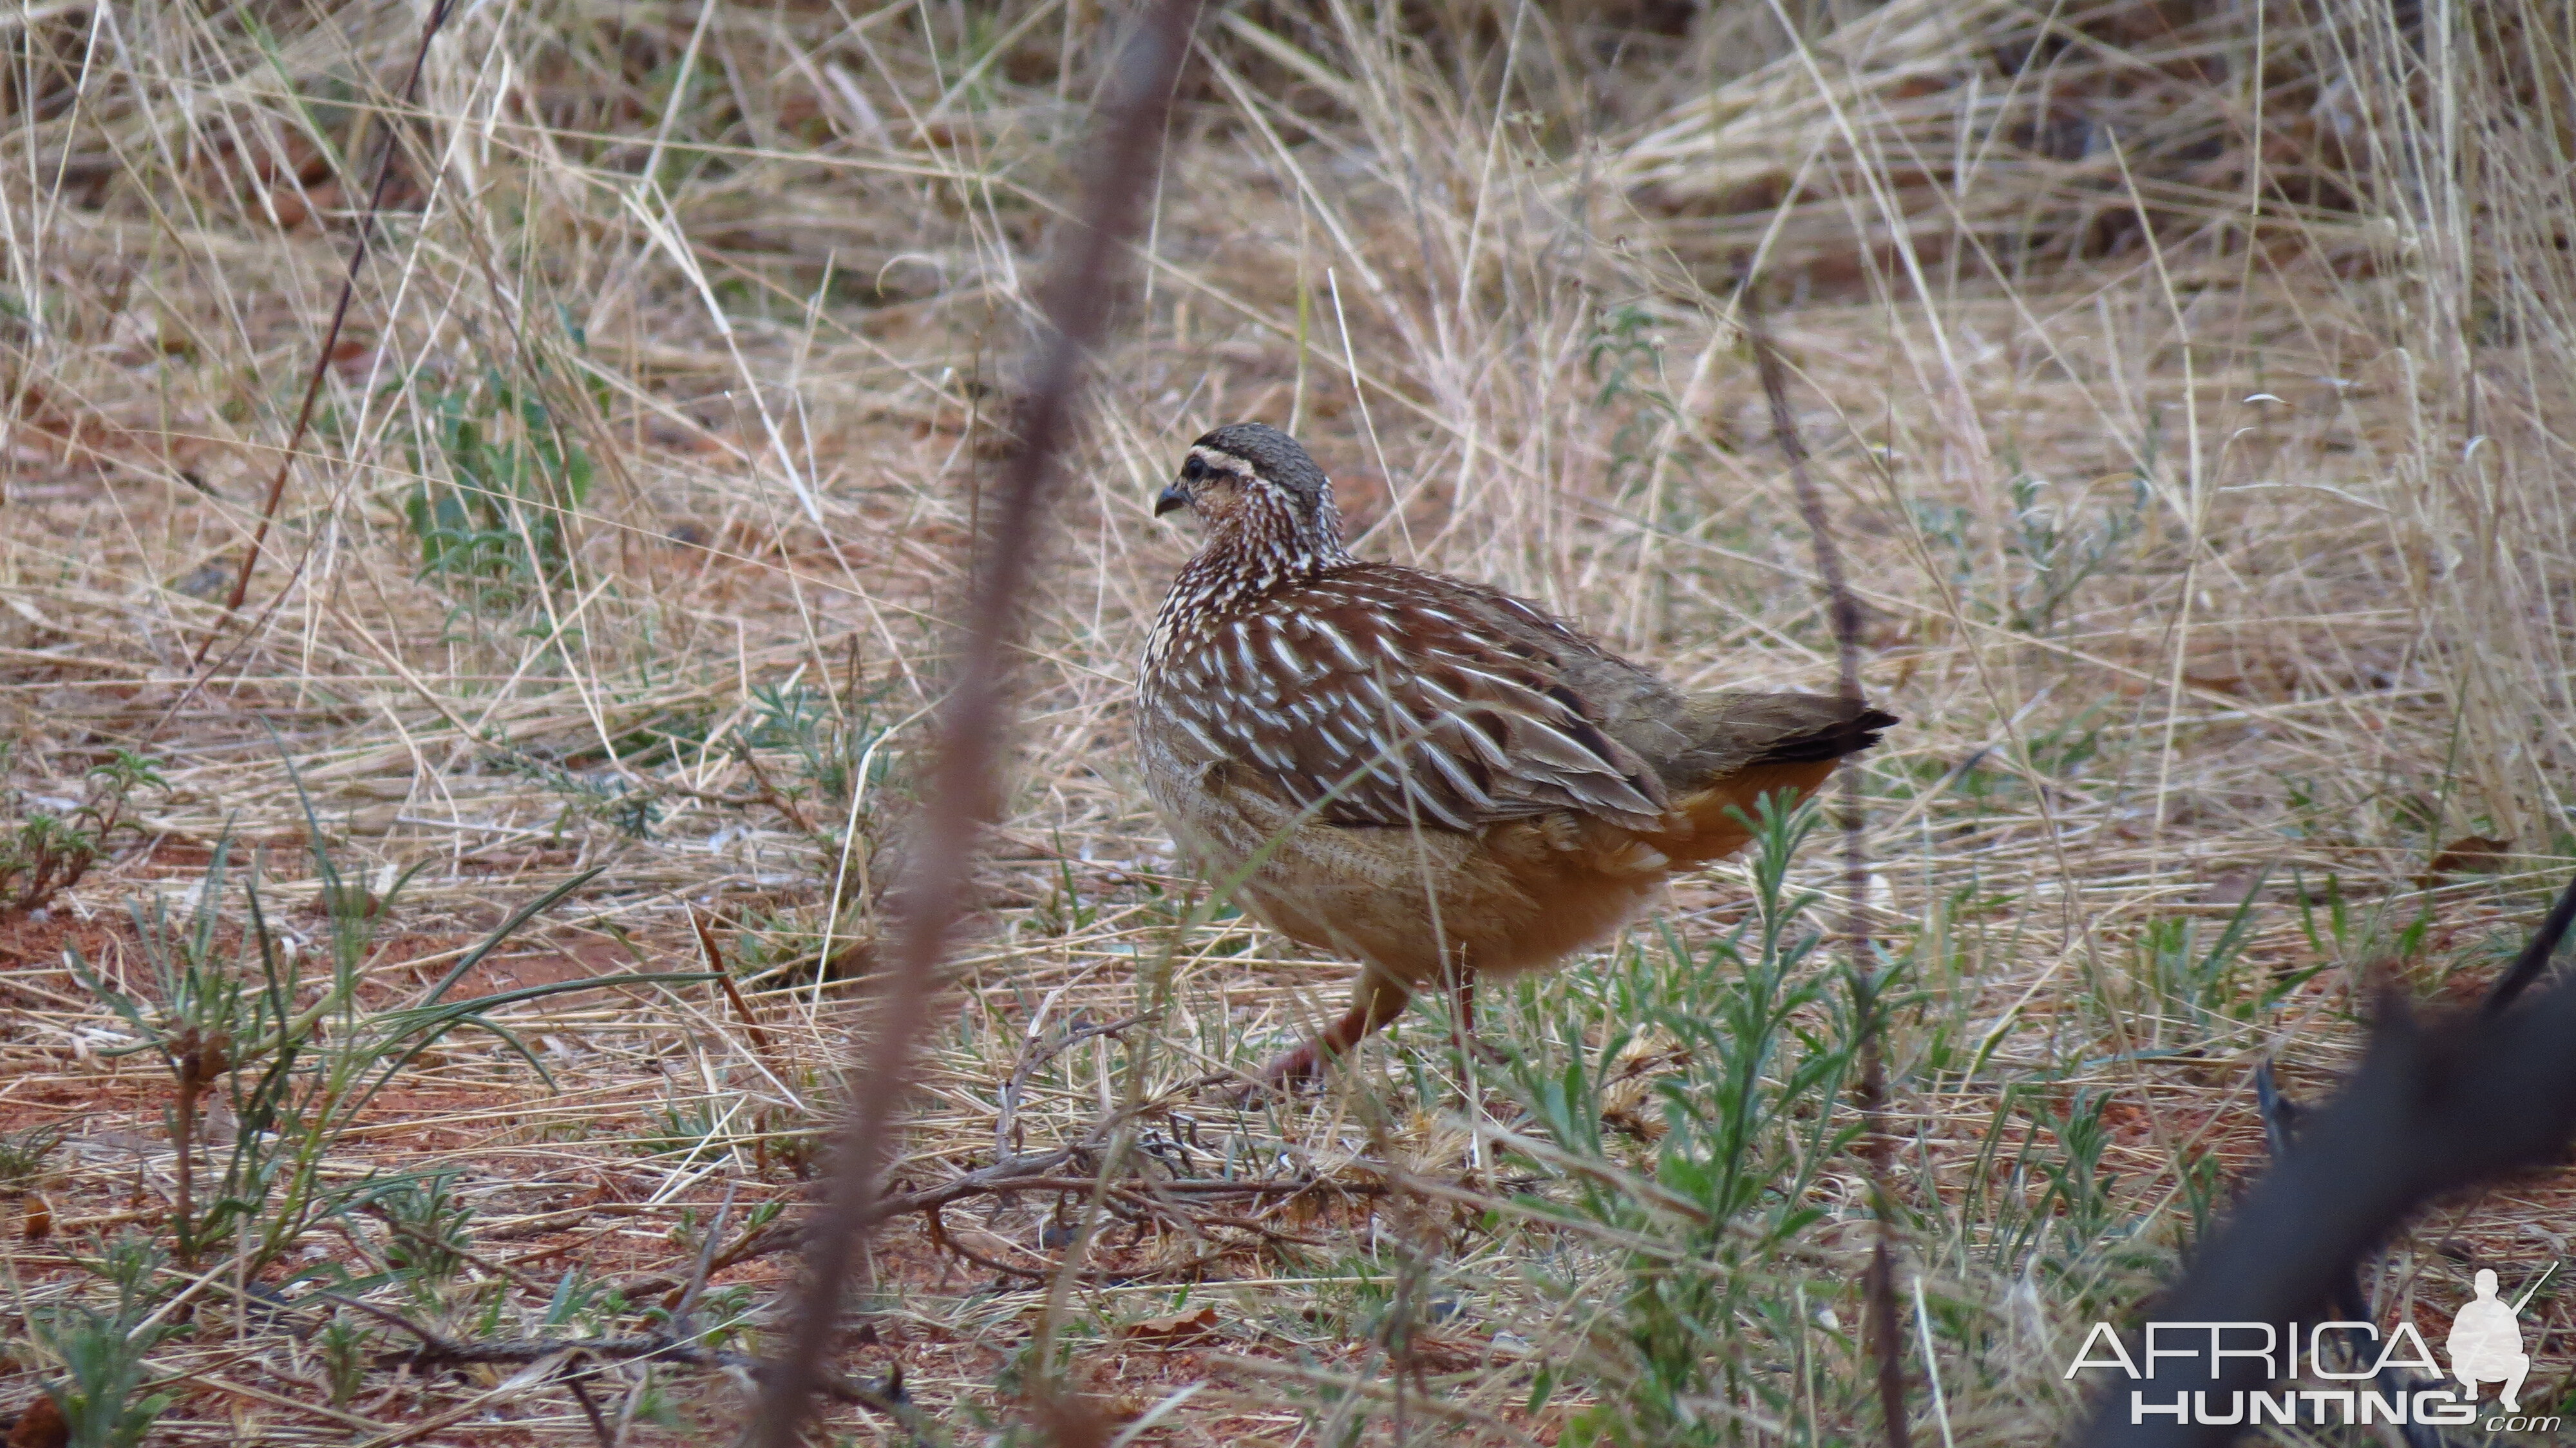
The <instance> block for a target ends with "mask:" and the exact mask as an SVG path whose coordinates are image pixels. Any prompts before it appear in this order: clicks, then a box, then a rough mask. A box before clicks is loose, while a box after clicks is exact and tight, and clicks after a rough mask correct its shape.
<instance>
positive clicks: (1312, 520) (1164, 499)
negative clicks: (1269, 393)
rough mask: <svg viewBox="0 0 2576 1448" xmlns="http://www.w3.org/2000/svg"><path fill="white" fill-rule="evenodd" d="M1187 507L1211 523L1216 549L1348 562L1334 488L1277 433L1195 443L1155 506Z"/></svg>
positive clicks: (1253, 431) (1261, 430) (1252, 432)
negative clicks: (1253, 549)
mask: <svg viewBox="0 0 2576 1448" xmlns="http://www.w3.org/2000/svg"><path fill="white" fill-rule="evenodd" d="M1175 508H1187V509H1189V510H1190V511H1192V512H1194V513H1196V514H1198V515H1199V519H1200V521H1201V522H1203V523H1205V524H1206V525H1207V529H1208V539H1209V543H1210V545H1211V546H1224V545H1229V544H1231V545H1235V546H1246V547H1257V548H1261V549H1263V550H1264V551H1273V550H1275V551H1278V552H1282V553H1285V554H1288V555H1290V556H1300V557H1307V558H1311V559H1313V560H1314V561H1316V562H1319V563H1329V562H1334V561H1338V560H1340V559H1341V558H1343V557H1346V556H1347V555H1345V554H1344V553H1343V551H1342V517H1341V514H1340V513H1338V512H1336V511H1334V508H1333V482H1332V479H1330V478H1327V477H1325V476H1324V470H1323V469H1322V468H1319V467H1317V466H1315V460H1314V459H1313V458H1311V457H1309V456H1307V455H1306V450H1305V449H1304V448H1302V447H1299V446H1298V445H1297V440H1296V439H1295V438H1293V437H1290V436H1289V435H1288V434H1286V433H1284V432H1281V431H1280V430H1279V429H1277V428H1275V427H1271V426H1269V425H1267V424H1265V423H1258V422H1238V423H1233V424H1230V425H1228V426H1225V427H1220V428H1218V429H1217V430H1216V431H1214V432H1211V433H1208V434H1206V435H1204V436H1202V437H1201V438H1200V439H1199V440H1198V441H1196V442H1194V443H1192V444H1190V453H1189V456H1188V457H1187V458H1185V459H1183V460H1182V463H1181V471H1180V476H1178V477H1176V478H1174V479H1172V481H1171V482H1170V483H1169V484H1167V485H1165V487H1164V488H1163V491H1162V494H1161V495H1160V496H1159V497H1157V498H1155V500H1154V516H1156V517H1158V518H1159V517H1161V516H1162V515H1163V514H1165V513H1169V512H1171V511H1172V510H1173V509H1175Z"/></svg>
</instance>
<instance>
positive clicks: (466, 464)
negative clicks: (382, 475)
mask: <svg viewBox="0 0 2576 1448" xmlns="http://www.w3.org/2000/svg"><path fill="white" fill-rule="evenodd" d="M423 405H424V407H425V409H426V411H427V412H428V415H429V428H428V431H429V439H428V445H427V446H426V447H423V446H420V445H417V444H415V445H414V447H413V448H412V450H411V465H412V471H413V472H414V473H415V474H416V475H417V476H418V477H419V479H420V481H418V482H417V483H414V484H413V485H412V490H411V495H410V496H409V497H408V498H406V499H405V500H404V502H403V516H404V518H405V520H406V521H407V522H408V523H409V524H410V527H411V533H412V537H413V538H414V539H415V540H416V541H417V542H418V543H419V545H420V571H421V576H422V577H424V578H436V579H439V580H442V581H444V582H446V583H448V584H449V585H450V586H452V587H455V588H457V589H458V590H459V591H460V592H461V593H462V594H463V596H464V597H465V599H466V601H467V602H469V603H471V604H472V605H474V606H475V607H478V608H492V607H509V606H511V605H513V604H515V603H516V602H517V601H518V600H519V599H520V598H521V597H523V596H524V595H525V594H526V593H527V592H528V591H529V590H531V589H534V588H538V587H548V586H552V585H553V584H555V583H557V582H559V581H561V579H562V577H563V574H564V570H565V569H566V568H567V567H569V566H570V564H571V537H572V532H571V529H570V528H569V526H567V523H568V519H569V517H570V516H571V514H572V512H573V511H574V510H575V509H577V508H579V507H580V506H581V504H582V502H583V500H584V499H586V498H587V497H588V496H589V495H590V485H591V474H592V471H593V467H592V463H591V460H590V454H589V453H588V452H587V451H586V450H584V449H583V447H582V446H581V444H580V443H578V442H576V441H575V440H574V439H573V438H572V437H571V435H570V434H569V433H568V432H567V431H566V430H565V429H564V428H563V427H562V426H561V425H560V424H559V423H558V421H557V419H556V418H555V415H554V413H553V412H552V410H551V409H549V408H548V407H547V406H546V404H545V403H544V402H543V401H542V400H540V399H539V398H538V397H537V396H536V394H535V393H534V392H533V391H532V390H530V389H526V388H523V387H520V386H517V385H515V384H513V383H512V382H510V381H509V380H508V379H506V378H504V377H503V376H502V375H501V374H500V373H499V372H498V371H497V370H496V371H492V372H490V373H487V374H486V376H485V377H484V380H483V382H482V383H481V385H479V386H473V387H467V388H462V389H458V390H455V391H449V392H442V393H436V394H433V395H431V396H430V397H428V398H427V399H425V400H424V404H423Z"/></svg>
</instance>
